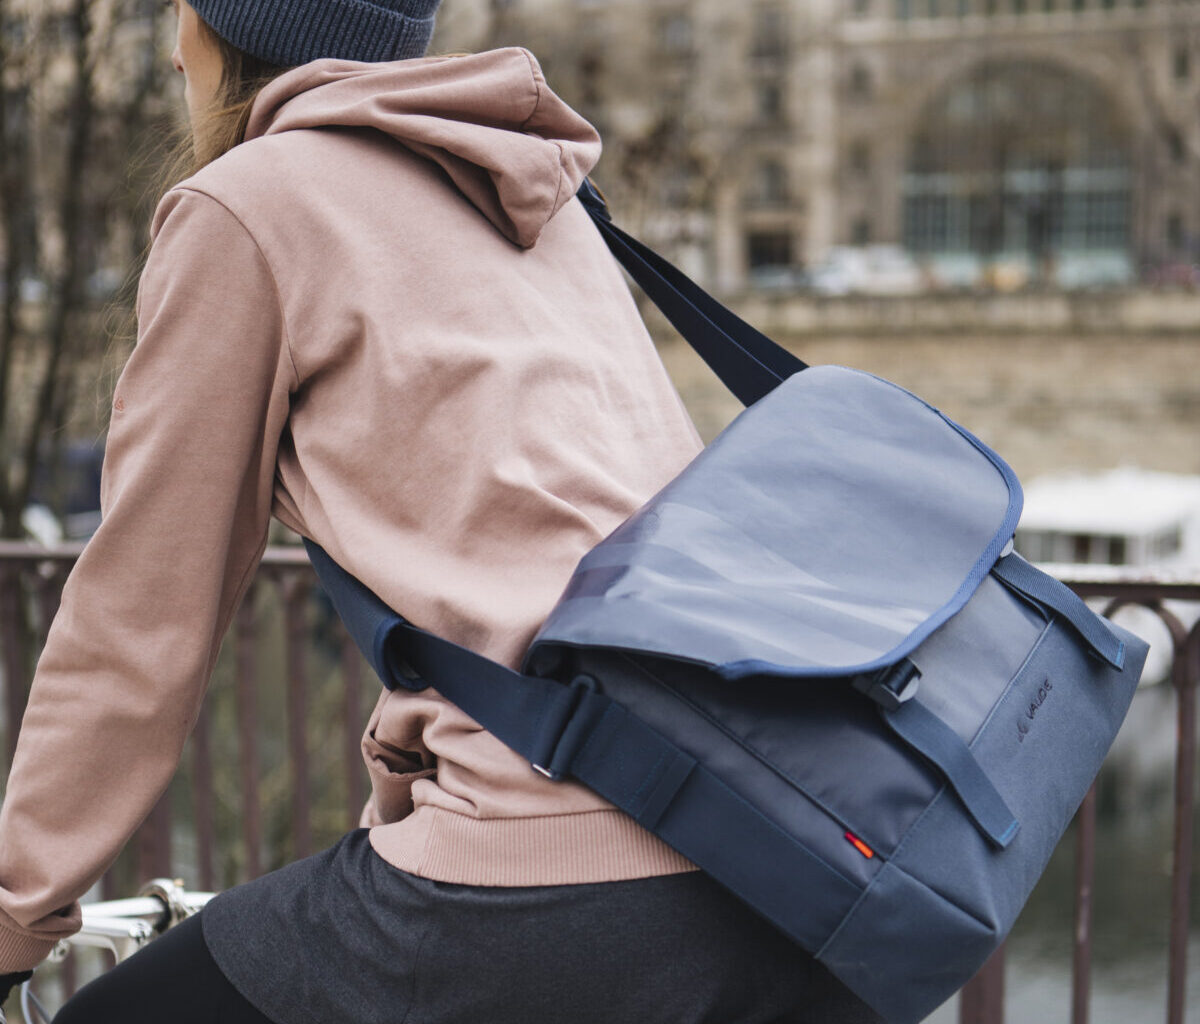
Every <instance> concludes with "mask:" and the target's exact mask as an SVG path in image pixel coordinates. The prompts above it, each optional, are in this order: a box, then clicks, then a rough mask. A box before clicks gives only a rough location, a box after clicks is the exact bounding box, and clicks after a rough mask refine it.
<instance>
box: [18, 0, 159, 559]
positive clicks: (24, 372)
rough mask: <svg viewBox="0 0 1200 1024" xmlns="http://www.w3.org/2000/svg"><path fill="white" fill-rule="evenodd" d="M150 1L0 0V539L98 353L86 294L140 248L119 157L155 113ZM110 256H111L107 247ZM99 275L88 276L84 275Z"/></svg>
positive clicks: (25, 500)
mask: <svg viewBox="0 0 1200 1024" xmlns="http://www.w3.org/2000/svg"><path fill="white" fill-rule="evenodd" d="M159 6H160V5H158V4H155V3H153V2H152V0H57V2H50V3H45V4H30V3H28V2H22V0H0V139H2V140H3V147H2V152H3V155H2V157H0V218H2V221H3V225H2V227H3V232H2V237H3V260H4V263H3V309H2V310H0V535H3V536H5V537H19V536H21V534H22V514H23V512H24V510H25V508H26V507H27V506H28V504H29V502H30V500H31V498H32V496H33V494H34V490H35V487H36V486H37V483H38V479H39V475H41V476H45V475H46V470H47V468H48V467H52V466H53V465H54V464H55V463H56V462H57V454H58V450H59V448H60V445H61V442H62V440H63V438H64V435H65V432H64V429H63V428H64V425H65V424H67V423H69V422H70V421H71V420H72V417H73V415H74V411H75V409H76V405H77V397H78V394H79V391H80V389H79V388H78V387H77V386H76V385H77V383H78V381H79V380H80V378H81V377H82V376H83V375H94V373H95V370H96V366H97V362H98V360H99V358H100V356H101V354H102V353H103V352H104V350H105V348H106V347H107V344H108V339H107V338H106V337H105V335H104V332H103V329H102V318H101V317H100V316H99V315H98V310H97V296H96V295H95V294H94V291H95V289H94V288H89V287H88V285H89V282H92V283H93V284H95V283H96V282H97V279H98V277H109V278H111V277H112V276H114V275H115V274H119V273H120V271H117V270H114V268H113V264H114V263H115V262H117V263H124V262H128V261H130V260H131V259H132V258H133V255H134V252H135V251H136V249H137V248H138V246H136V245H134V246H131V245H130V244H129V241H128V240H129V239H134V238H135V239H139V240H140V239H142V238H144V235H145V231H144V227H143V226H142V224H141V223H137V224H134V223H133V221H135V220H139V221H141V220H144V218H145V216H146V211H145V207H144V205H143V204H142V203H141V202H139V201H138V200H137V199H136V198H135V197H134V196H133V195H132V194H131V192H130V189H129V187H128V184H127V183H128V173H127V172H128V159H129V153H130V152H131V151H133V150H134V149H135V148H137V143H136V141H135V140H136V139H137V137H138V136H139V135H140V134H141V133H143V132H144V131H145V130H146V128H147V126H148V125H150V124H153V123H155V120H156V119H157V118H158V117H159V114H160V111H159V110H158V109H157V104H156V102H155V100H156V98H157V94H158V93H160V92H161V88H160V87H161V84H162V79H161V76H162V74H163V71H162V70H161V69H162V67H163V65H164V64H165V61H164V60H163V59H161V56H160V55H159V53H158V52H157V51H158V49H159V48H160V47H159V40H158V38H157V24H158V13H157V9H158V7H159ZM122 239H124V240H125V241H124V245H123V247H121V240H122ZM103 270H106V271H108V273H107V274H104V275H98V271H103Z"/></svg>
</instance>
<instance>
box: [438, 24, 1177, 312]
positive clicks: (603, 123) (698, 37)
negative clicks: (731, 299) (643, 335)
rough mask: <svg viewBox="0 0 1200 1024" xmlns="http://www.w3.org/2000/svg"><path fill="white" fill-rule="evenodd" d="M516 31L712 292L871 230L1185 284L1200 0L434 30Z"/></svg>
mask: <svg viewBox="0 0 1200 1024" xmlns="http://www.w3.org/2000/svg"><path fill="white" fill-rule="evenodd" d="M450 6H451V5H447V7H448V8H450ZM505 42H519V43H524V44H526V45H529V46H531V47H532V48H533V49H534V50H535V52H537V53H538V54H539V56H541V57H542V59H543V62H544V64H545V65H546V67H547V73H548V76H549V77H550V80H551V82H552V84H553V85H555V87H556V88H558V89H559V90H560V91H561V92H563V94H564V95H565V96H566V97H567V98H568V99H569V100H571V101H572V102H574V103H576V104H577V105H578V106H579V107H580V109H582V110H583V111H584V112H585V114H587V115H588V116H590V117H592V118H593V119H594V120H595V121H596V122H597V123H598V124H599V125H600V127H601V128H602V130H603V132H604V134H605V136H606V140H607V143H608V149H607V150H606V157H605V159H604V161H603V162H602V164H601V167H600V168H599V169H598V171H597V177H598V179H599V180H600V181H601V183H602V184H603V185H604V186H605V187H606V188H607V190H608V191H610V192H611V193H614V194H615V196H616V197H618V198H619V200H620V202H621V209H622V211H623V219H625V220H626V221H627V222H628V221H629V220H630V219H631V218H632V219H633V220H634V221H635V222H636V223H637V224H638V226H640V227H641V228H642V229H643V231H644V233H646V234H648V235H649V236H650V237H651V238H652V239H653V240H654V241H655V242H657V243H658V244H660V245H663V246H665V247H668V248H670V249H672V250H673V251H674V253H675V255H676V256H677V257H678V258H680V259H682V260H683V261H684V262H685V264H686V265H687V266H688V267H689V268H690V269H692V270H694V271H695V272H697V273H700V274H701V275H702V276H704V277H705V278H706V280H708V282H709V283H711V284H713V285H715V286H716V287H718V288H719V289H720V290H722V291H725V292H737V291H740V290H743V289H745V288H747V287H754V286H759V287H764V288H770V287H780V286H782V287H788V286H790V285H791V284H792V283H794V282H795V281H796V280H797V277H798V272H799V271H801V270H802V269H803V268H808V267H812V266H813V265H814V264H816V263H819V262H820V261H821V260H822V259H824V258H825V257H826V256H827V254H829V252H830V251H831V250H832V249H833V248H835V247H838V246H863V245H870V244H876V243H883V244H892V245H898V246H903V248H904V249H906V250H907V251H908V252H909V253H910V254H912V256H913V257H914V258H915V259H916V260H917V261H918V262H919V263H920V265H921V266H922V267H923V268H924V269H925V270H926V271H928V272H929V274H930V275H931V278H932V279H936V280H938V281H941V282H942V283H945V284H968V283H974V284H979V283H981V282H982V283H989V282H990V283H993V284H996V285H997V286H1007V285H1017V284H1023V283H1030V282H1035V283H1036V282H1042V283H1046V284H1051V285H1052V284H1058V285H1066V286H1070V285H1076V284H1121V283H1129V282H1133V281H1136V280H1139V279H1144V278H1146V277H1147V276H1152V277H1156V278H1165V279H1168V280H1170V279H1177V278H1186V279H1187V282H1188V283H1194V281H1193V280H1192V275H1193V273H1194V267H1193V264H1195V263H1196V262H1197V260H1198V259H1200V2H1197V0H751V2H747V3H743V4H728V3H722V2H719V0H649V2H647V0H460V3H459V4H458V5H457V13H456V14H455V16H454V17H453V18H449V17H448V18H447V19H446V25H445V27H444V31H443V33H442V36H441V37H440V38H439V43H440V44H441V45H442V46H443V48H464V49H475V48H479V47H480V46H483V45H495V44H496V43H505Z"/></svg>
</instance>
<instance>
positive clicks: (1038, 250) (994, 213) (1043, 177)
mask: <svg viewBox="0 0 1200 1024" xmlns="http://www.w3.org/2000/svg"><path fill="white" fill-rule="evenodd" d="M1130 151H1131V143H1130V139H1129V135H1128V133H1127V132H1126V131H1125V130H1124V129H1123V128H1122V127H1121V126H1120V125H1119V124H1118V123H1117V121H1116V119H1115V116H1114V113H1113V104H1112V102H1111V101H1110V100H1109V98H1108V97H1106V96H1105V95H1104V94H1103V93H1102V92H1101V91H1100V90H1099V89H1098V88H1097V87H1095V86H1093V85H1092V84H1090V83H1089V82H1087V81H1085V80H1083V79H1081V78H1079V77H1078V76H1076V75H1074V74H1072V73H1071V72H1069V71H1066V70H1064V69H1062V68H1059V67H1057V66H1054V65H1052V64H1049V63H1035V62H1012V63H986V64H983V65H981V66H978V67H976V68H975V69H974V70H972V71H971V72H969V73H968V74H967V75H965V76H963V77H962V78H960V79H958V80H957V81H955V82H953V83H952V84H951V85H950V86H949V87H948V88H946V89H944V90H943V91H942V93H941V94H940V95H938V96H937V97H935V98H934V99H933V101H932V102H930V103H929V105H928V106H927V107H926V109H925V111H924V112H923V114H922V116H921V117H920V118H919V121H918V124H917V127H916V130H915V132H914V133H913V135H912V137H911V139H910V142H909V150H908V159H907V166H906V173H905V178H904V188H903V192H904V241H905V245H906V247H907V248H909V249H910V250H912V251H914V252H921V253H927V254H938V253H973V254H976V255H978V256H983V257H993V256H994V257H1001V256H1006V255H1021V256H1023V257H1029V258H1031V259H1032V260H1034V261H1038V260H1042V261H1044V260H1048V259H1053V258H1054V257H1055V256H1056V255H1058V254H1061V253H1067V252H1069V253H1089V254H1094V253H1097V252H1105V253H1108V254H1110V255H1111V256H1113V257H1114V258H1116V259H1126V258H1127V257H1128V253H1129V248H1130V226H1129V217H1130V212H1129V208H1130V181H1131V174H1130Z"/></svg>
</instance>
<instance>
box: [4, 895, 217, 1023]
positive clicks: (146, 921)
mask: <svg viewBox="0 0 1200 1024" xmlns="http://www.w3.org/2000/svg"><path fill="white" fill-rule="evenodd" d="M214 895H216V894H215V893H211V892H189V891H188V890H186V889H185V888H184V887H183V883H182V881H179V880H171V879H169V878H156V879H154V880H153V881H151V882H148V883H146V885H144V886H143V887H142V890H141V892H139V893H138V895H137V896H135V897H132V898H130V899H120V900H108V901H105V902H102V903H88V904H85V905H84V906H83V927H82V928H80V930H79V931H78V932H76V933H75V934H74V935H71V936H69V937H68V938H66V939H63V940H62V941H61V942H59V943H58V944H57V945H56V946H55V947H54V948H53V949H52V950H51V951H50V955H49V956H47V957H46V959H45V960H44V961H42V963H43V964H56V963H61V962H62V961H63V960H65V959H66V958H67V957H68V956H69V955H70V953H71V950H72V948H73V947H88V948H93V949H106V950H108V951H109V952H110V953H112V954H113V956H114V957H115V958H116V962H117V963H120V962H121V961H122V960H126V959H128V958H129V957H131V956H132V955H133V954H134V953H136V952H137V951H138V950H139V949H141V948H142V947H143V946H145V945H146V944H147V943H148V942H150V941H151V940H152V939H154V938H157V937H158V936H159V935H161V934H162V933H163V932H165V931H166V930H167V929H168V928H173V927H174V926H175V925H177V924H179V923H180V922H181V921H183V920H184V919H186V918H188V917H191V916H192V915H193V914H195V913H196V912H197V911H199V910H200V909H201V908H203V907H204V905H205V904H206V903H207V902H208V901H209V900H210V899H212V898H213V896H214ZM35 976H36V975H35ZM32 980H33V979H30V980H29V981H27V982H25V983H24V984H23V985H22V986H21V1013H22V1014H23V1015H24V1017H25V1024H50V1020H51V1015H50V1013H49V1012H48V1011H47V1010H46V1008H45V1007H44V1006H43V1005H42V1003H41V1001H40V1000H39V999H38V997H37V996H36V995H35V994H34V992H33V988H32V987H31V985H32ZM0 1024H8V1018H7V1017H6V1016H5V1014H4V1010H3V1008H2V1007H0Z"/></svg>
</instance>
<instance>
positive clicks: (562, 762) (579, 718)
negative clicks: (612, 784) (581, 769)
mask: <svg viewBox="0 0 1200 1024" xmlns="http://www.w3.org/2000/svg"><path fill="white" fill-rule="evenodd" d="M599 689H600V684H599V683H597V682H596V680H595V679H594V678H593V677H592V676H589V675H577V676H576V677H575V678H574V679H572V680H571V685H570V686H569V687H566V688H565V689H564V699H563V700H562V701H560V702H559V705H558V707H557V708H554V709H552V710H551V711H550V712H549V713H548V714H547V715H546V717H545V719H544V720H543V721H542V722H541V723H539V727H538V730H537V733H538V736H537V739H536V740H535V743H534V749H535V751H536V754H535V756H534V757H533V759H532V768H533V770H534V771H535V772H537V773H538V774H539V775H544V776H546V778H548V779H552V780H554V781H558V780H559V779H561V778H563V777H564V776H565V775H566V774H567V773H568V772H569V771H570V768H571V763H572V762H573V761H574V760H575V755H576V754H577V753H578V752H579V750H580V749H581V748H582V747H583V744H584V743H585V742H586V741H587V738H588V736H590V735H591V732H592V729H593V728H595V726H596V724H597V723H598V722H599V721H600V718H601V716H603V714H604V712H605V710H606V709H607V708H608V705H609V701H608V700H606V699H605V698H603V697H601V695H600V692H599Z"/></svg>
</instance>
